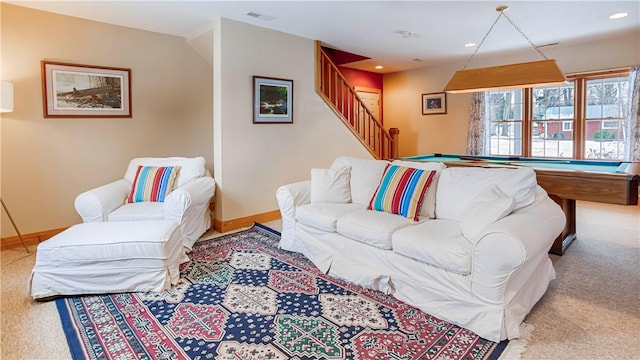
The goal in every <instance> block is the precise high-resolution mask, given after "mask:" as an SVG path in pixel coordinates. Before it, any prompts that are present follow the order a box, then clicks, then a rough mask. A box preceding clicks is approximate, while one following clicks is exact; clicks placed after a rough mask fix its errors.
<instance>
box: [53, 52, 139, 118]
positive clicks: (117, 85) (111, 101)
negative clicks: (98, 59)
mask: <svg viewBox="0 0 640 360" xmlns="http://www.w3.org/2000/svg"><path fill="white" fill-rule="evenodd" d="M42 93H43V103H44V117H46V118H56V117H58V118H72V117H87V118H90V117H104V118H109V117H113V118H115V117H131V69H122V68H113V67H101V66H92V65H80V64H68V63H60V62H51V61H42Z"/></svg>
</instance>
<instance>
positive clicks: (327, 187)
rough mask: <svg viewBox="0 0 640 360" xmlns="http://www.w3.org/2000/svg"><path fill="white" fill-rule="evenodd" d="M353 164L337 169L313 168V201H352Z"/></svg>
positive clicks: (344, 202)
mask: <svg viewBox="0 0 640 360" xmlns="http://www.w3.org/2000/svg"><path fill="white" fill-rule="evenodd" d="M350 180H351V166H343V167H341V168H337V169H311V202H312V203H323V202H326V203H341V204H346V203H350V202H351V187H350V185H349V181H350Z"/></svg>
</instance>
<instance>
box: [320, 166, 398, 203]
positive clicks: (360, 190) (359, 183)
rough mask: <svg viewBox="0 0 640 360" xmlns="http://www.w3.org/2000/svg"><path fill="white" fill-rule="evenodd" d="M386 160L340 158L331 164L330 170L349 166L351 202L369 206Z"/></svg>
mask: <svg viewBox="0 0 640 360" xmlns="http://www.w3.org/2000/svg"><path fill="white" fill-rule="evenodd" d="M387 164H389V162H388V161H386V160H373V159H358V158H353V157H346V156H341V157H338V158H336V159H335V160H334V161H333V164H331V169H338V168H341V167H344V166H351V179H350V181H349V182H350V185H351V201H352V202H354V203H357V204H363V205H369V201H370V200H371V196H373V193H374V192H375V191H376V188H377V187H378V184H379V183H380V178H381V177H382V173H383V172H384V169H385V167H386V166H387Z"/></svg>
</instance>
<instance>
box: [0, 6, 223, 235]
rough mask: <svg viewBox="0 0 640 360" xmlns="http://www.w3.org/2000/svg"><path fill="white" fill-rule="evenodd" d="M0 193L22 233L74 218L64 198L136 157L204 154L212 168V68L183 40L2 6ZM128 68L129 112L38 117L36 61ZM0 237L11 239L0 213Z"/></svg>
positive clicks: (111, 176) (119, 172) (115, 174)
mask: <svg viewBox="0 0 640 360" xmlns="http://www.w3.org/2000/svg"><path fill="white" fill-rule="evenodd" d="M0 6H1V7H0V9H1V20H2V23H1V30H2V32H1V37H2V39H1V40H2V41H1V50H2V63H1V71H2V80H6V81H10V82H12V83H13V84H14V89H15V106H14V108H15V110H14V112H12V113H6V114H2V121H1V125H0V126H1V127H2V131H1V133H0V134H1V160H2V161H1V167H2V175H1V176H2V193H1V196H2V199H3V200H4V202H5V203H6V204H7V206H8V207H9V208H10V211H11V213H12V215H13V218H14V220H15V221H16V223H17V224H18V227H19V229H20V231H21V232H22V233H25V234H28V233H32V232H39V231H46V230H51V229H57V228H62V227H67V226H71V225H73V224H76V223H79V222H80V221H81V219H80V217H79V216H78V215H77V214H76V212H75V210H74V207H73V202H74V199H75V196H76V195H78V194H79V193H81V192H83V191H85V190H87V189H90V188H92V187H95V186H98V185H102V184H105V183H107V182H110V181H113V180H117V179H119V178H122V176H123V175H124V172H125V170H126V167H127V165H128V163H129V160H130V159H131V158H133V157H137V156H169V155H171V156H204V157H205V158H206V159H207V167H209V168H210V169H211V168H212V167H213V166H212V165H213V136H212V131H213V130H212V129H213V123H212V118H213V109H212V107H213V106H212V96H213V95H212V88H211V82H212V81H211V78H212V69H211V66H210V65H209V64H207V62H206V61H205V60H203V59H202V58H201V57H200V56H199V55H198V54H197V53H196V52H195V51H193V49H192V48H191V47H189V46H188V44H187V43H186V41H185V39H184V38H180V37H175V36H168V35H163V34H158V33H152V32H147V31H140V30H133V29H130V28H125V27H120V26H113V25H107V24H103V23H98V22H94V21H88V20H82V19H78V18H74V17H68V16H62V15H57V14H53V13H47V12H42V11H37V10H32V9H28V8H24V7H20V6H15V5H9V4H6V3H2V4H1V5H0ZM41 60H54V61H62V62H70V63H76V64H89V65H102V66H111V67H122V68H129V69H131V84H132V100H133V101H132V109H133V117H132V118H111V119H108V118H106V119H105V118H100V119H90V118H65V119H50V118H44V117H43V111H42V86H41V80H40V79H41V77H40V61H41ZM2 236H3V237H7V236H15V232H14V231H13V228H12V227H11V225H10V223H9V221H8V220H7V218H6V216H5V215H4V214H3V215H2Z"/></svg>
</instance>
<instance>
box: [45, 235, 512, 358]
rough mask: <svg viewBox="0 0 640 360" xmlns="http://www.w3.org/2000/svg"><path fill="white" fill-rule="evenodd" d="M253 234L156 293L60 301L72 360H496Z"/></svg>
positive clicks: (213, 243)
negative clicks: (173, 284) (164, 290)
mask: <svg viewBox="0 0 640 360" xmlns="http://www.w3.org/2000/svg"><path fill="white" fill-rule="evenodd" d="M279 240H280V234H279V233H278V232H276V231H274V230H271V229H269V228H267V227H265V226H262V225H259V224H257V225H256V226H254V227H253V228H251V229H248V230H244V231H241V232H238V233H234V234H229V235H224V236H222V237H219V238H216V239H212V240H206V241H201V242H198V243H197V244H196V245H195V246H194V249H193V251H192V252H191V253H190V254H189V255H190V258H191V261H190V262H188V263H185V264H183V266H182V267H181V279H180V282H179V284H178V285H177V286H174V287H173V288H172V289H171V290H169V291H166V292H163V293H129V294H115V295H103V296H86V297H73V298H60V299H57V300H56V305H57V307H58V311H59V313H60V318H61V319H62V324H63V327H64V332H65V335H66V337H67V341H68V343H69V347H70V349H71V353H72V357H73V358H74V359H225V360H226V359H229V360H231V359H235V360H239V359H247V360H248V359H251V360H262V359H265V360H266V359H270V360H276V359H469V360H470V359H483V360H487V359H497V358H498V356H499V355H500V353H501V352H502V351H503V350H504V346H505V345H506V342H502V343H500V344H497V343H494V342H491V341H488V340H485V339H482V338H480V337H478V336H477V335H476V334H474V333H472V332H471V331H469V330H466V329H462V328H460V327H458V326H455V325H451V324H449V323H447V322H444V321H442V320H439V319H437V318H434V317H432V316H430V315H428V314H425V313H423V312H422V311H420V310H417V309H416V308H413V307H411V306H408V305H406V304H404V303H402V302H400V301H399V300H396V299H395V298H393V297H391V296H387V295H384V294H382V293H380V292H377V291H373V290H367V289H363V288H361V287H357V286H354V285H351V284H348V283H346V282H343V281H339V280H336V279H333V278H331V277H328V276H327V275H325V274H323V273H321V272H320V271H319V270H318V269H317V268H316V267H315V266H314V265H313V264H312V263H311V262H310V261H309V260H307V259H306V258H305V257H304V256H302V255H300V254H296V253H291V252H287V251H283V250H280V249H278V246H277V245H278V241H279Z"/></svg>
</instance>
